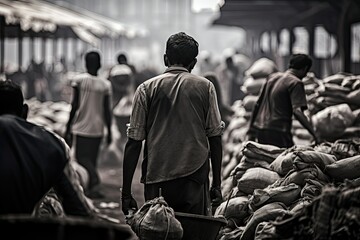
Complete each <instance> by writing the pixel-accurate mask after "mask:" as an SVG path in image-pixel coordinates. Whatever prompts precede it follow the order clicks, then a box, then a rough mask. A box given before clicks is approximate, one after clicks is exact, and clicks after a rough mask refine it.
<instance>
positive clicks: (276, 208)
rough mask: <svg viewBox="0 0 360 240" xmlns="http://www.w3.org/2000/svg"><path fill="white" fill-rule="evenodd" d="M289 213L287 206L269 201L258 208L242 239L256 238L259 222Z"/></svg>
mask: <svg viewBox="0 0 360 240" xmlns="http://www.w3.org/2000/svg"><path fill="white" fill-rule="evenodd" d="M286 213H287V210H286V206H285V205H284V204H282V203H279V202H274V203H269V204H267V205H265V206H263V207H261V208H260V209H258V210H256V211H255V212H254V214H253V215H252V217H251V218H250V220H249V221H248V223H247V224H246V226H245V229H244V232H243V233H242V235H241V237H240V240H247V239H254V236H255V230H256V227H257V226H258V224H259V223H261V222H264V221H270V220H275V219H276V218H277V217H279V216H282V215H284V214H286Z"/></svg>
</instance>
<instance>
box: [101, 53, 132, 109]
mask: <svg viewBox="0 0 360 240" xmlns="http://www.w3.org/2000/svg"><path fill="white" fill-rule="evenodd" d="M117 62H118V63H117V64H115V65H114V66H113V67H111V69H110V71H109V76H108V79H109V80H110V82H111V86H112V90H113V95H112V97H113V98H112V102H113V108H115V107H116V105H117V104H118V103H119V101H120V100H121V99H122V98H123V97H124V96H127V95H132V93H133V91H134V87H135V82H134V81H135V79H134V78H135V74H136V70H135V67H134V66H133V65H131V64H129V63H128V61H127V57H126V55H125V54H124V53H120V54H119V55H118V56H117ZM131 97H132V96H131Z"/></svg>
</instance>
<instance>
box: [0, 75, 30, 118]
mask: <svg viewBox="0 0 360 240" xmlns="http://www.w3.org/2000/svg"><path fill="white" fill-rule="evenodd" d="M23 105H24V96H23V93H22V91H21V87H20V86H19V85H17V84H16V83H14V82H12V81H11V80H5V81H0V115H3V114H16V115H17V116H21V114H22V110H23Z"/></svg>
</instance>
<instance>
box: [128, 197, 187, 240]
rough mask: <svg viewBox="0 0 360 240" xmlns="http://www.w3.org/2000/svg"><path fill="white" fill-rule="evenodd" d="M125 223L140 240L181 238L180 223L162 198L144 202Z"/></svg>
mask: <svg viewBox="0 0 360 240" xmlns="http://www.w3.org/2000/svg"><path fill="white" fill-rule="evenodd" d="M127 223H128V224H129V225H130V226H131V229H132V230H133V231H134V232H135V233H136V235H137V236H138V237H139V239H140V240H152V239H164V240H180V239H182V236H183V228H182V226H181V223H180V222H179V221H178V220H177V219H176V218H175V212H174V210H173V209H172V208H171V207H169V206H168V204H167V202H166V201H165V200H164V198H163V197H158V198H154V199H152V200H149V201H146V202H145V203H144V205H143V206H142V207H141V208H140V209H139V210H137V211H136V212H135V214H134V215H133V216H132V217H131V218H129V219H128V221H127Z"/></svg>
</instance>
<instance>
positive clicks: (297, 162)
mask: <svg viewBox="0 0 360 240" xmlns="http://www.w3.org/2000/svg"><path fill="white" fill-rule="evenodd" d="M276 71H277V67H276V65H275V64H274V62H272V61H271V60H269V59H266V58H262V59H259V60H258V61H256V62H254V64H253V65H252V66H251V67H250V68H249V69H248V70H247V71H246V80H245V82H244V85H243V87H242V90H243V91H244V92H245V93H246V94H247V95H246V96H245V98H244V99H243V100H239V101H237V102H235V103H234V104H233V106H232V108H233V110H234V112H235V114H234V116H233V118H232V120H231V121H230V123H229V125H228V126H227V128H226V130H225V133H224V135H223V141H224V157H223V171H222V177H223V181H222V191H223V195H224V202H223V203H222V204H221V205H220V206H219V207H218V208H217V209H216V214H217V215H223V216H225V217H226V218H227V220H228V225H227V227H226V228H224V229H223V230H222V232H221V234H220V235H219V237H218V238H219V239H221V240H230V239H339V237H346V239H356V238H354V237H355V236H358V235H359V234H360V231H359V230H358V229H359V225H360V217H359V216H360V214H359V209H360V202H359V201H358V200H356V197H358V192H359V191H360V188H359V186H360V185H359V182H360V179H358V178H359V177H360V172H359V171H358V170H357V169H358V167H359V166H360V156H359V153H360V138H359V137H360V76H355V75H353V74H348V73H338V74H335V75H331V76H329V77H326V78H324V79H318V78H316V77H315V75H314V74H313V73H311V72H310V73H308V75H307V76H306V77H305V78H304V79H303V82H304V84H305V92H306V94H307V100H308V107H309V109H308V110H307V111H308V112H307V113H308V114H309V115H310V116H311V120H312V122H313V124H314V127H315V129H316V132H317V133H318V134H319V135H320V137H321V138H322V139H323V143H321V144H319V145H317V146H314V145H312V144H311V142H312V140H313V139H312V137H311V135H310V134H309V133H308V131H307V130H306V129H304V128H303V127H302V126H301V125H300V123H299V122H298V121H297V120H295V119H294V120H293V128H292V132H293V135H294V140H295V146H294V147H292V148H289V149H281V148H278V147H275V146H272V145H263V144H258V143H255V142H252V141H247V139H246V131H247V130H248V127H249V126H248V123H249V119H250V117H251V112H252V109H253V107H254V106H255V103H256V100H257V98H258V95H259V93H260V90H261V87H262V85H263V83H264V82H265V81H266V78H267V77H268V76H269V75H271V74H272V73H274V72H276Z"/></svg>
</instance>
